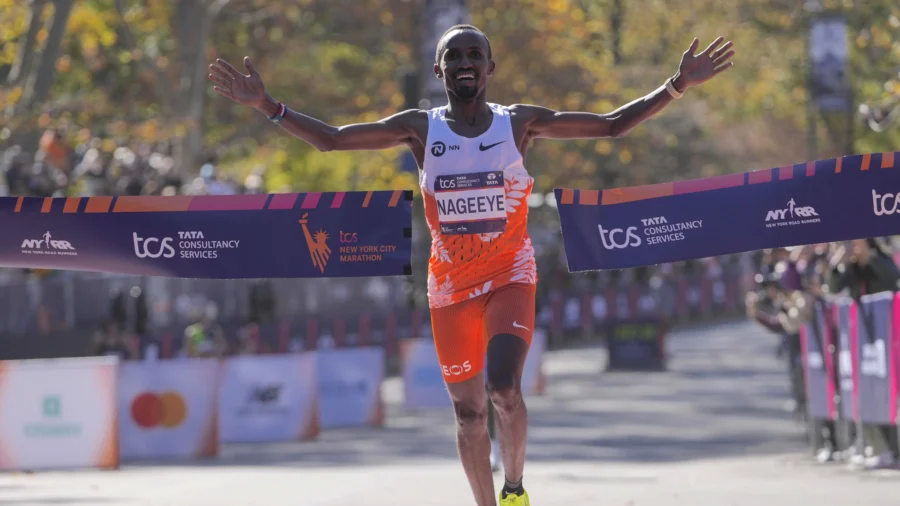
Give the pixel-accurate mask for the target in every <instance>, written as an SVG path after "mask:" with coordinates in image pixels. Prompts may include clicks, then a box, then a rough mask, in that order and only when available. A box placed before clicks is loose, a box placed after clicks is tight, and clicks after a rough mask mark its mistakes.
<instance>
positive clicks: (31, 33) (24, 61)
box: [7, 0, 47, 86]
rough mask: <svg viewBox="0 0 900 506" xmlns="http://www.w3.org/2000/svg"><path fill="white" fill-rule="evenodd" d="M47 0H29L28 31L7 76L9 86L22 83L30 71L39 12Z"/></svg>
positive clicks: (39, 22) (37, 30) (38, 27)
mask: <svg viewBox="0 0 900 506" xmlns="http://www.w3.org/2000/svg"><path fill="white" fill-rule="evenodd" d="M46 4H47V0H31V10H30V12H29V13H28V16H29V17H28V21H27V23H28V31H26V32H25V40H24V41H23V42H22V44H20V45H19V52H18V54H17V55H16V63H15V64H14V65H13V67H12V70H10V72H9V75H8V76H7V82H8V83H9V85H10V86H16V85H18V84H20V83H22V82H23V81H24V80H25V78H27V77H28V74H29V73H30V72H31V64H32V63H33V62H34V55H35V45H36V44H37V34H38V32H39V31H40V30H41V13H42V12H44V6H45V5H46Z"/></svg>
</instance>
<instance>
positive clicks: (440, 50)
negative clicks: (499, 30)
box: [434, 24, 493, 63]
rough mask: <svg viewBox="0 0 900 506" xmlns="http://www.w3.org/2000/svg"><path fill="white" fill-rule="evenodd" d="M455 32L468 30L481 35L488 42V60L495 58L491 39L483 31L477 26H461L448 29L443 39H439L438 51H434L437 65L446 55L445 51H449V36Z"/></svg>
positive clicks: (442, 36)
mask: <svg viewBox="0 0 900 506" xmlns="http://www.w3.org/2000/svg"><path fill="white" fill-rule="evenodd" d="M455 30H468V31H472V32H478V33H480V34H481V36H482V37H484V40H486V41H487V46H488V47H487V49H488V59H490V58H493V56H492V54H491V39H489V38H488V36H487V35H485V33H484V32H482V31H481V29H480V28H478V27H477V26H475V25H468V24H459V25H453V26H451V27H450V28H448V29H447V30H446V31H445V32H444V34H443V35H441V38H440V39H438V45H437V49H435V51H434V62H435V63H439V62H440V61H441V55H442V54H443V53H444V50H445V49H447V34H448V33H450V32H453V31H455Z"/></svg>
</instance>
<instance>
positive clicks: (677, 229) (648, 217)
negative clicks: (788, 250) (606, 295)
mask: <svg viewBox="0 0 900 506" xmlns="http://www.w3.org/2000/svg"><path fill="white" fill-rule="evenodd" d="M898 169H900V152H897V153H875V154H866V155H853V156H845V157H841V158H833V159H830V160H819V161H815V162H807V163H801V164H796V165H788V166H785V167H778V168H774V169H766V170H759V171H754V172H744V173H739V174H729V175H725V176H717V177H711V178H705V179H696V180H691V181H679V182H674V183H662V184H655V185H647V186H635V187H629V188H617V189H611V190H602V191H601V190H573V189H556V190H555V193H556V201H557V209H558V211H559V217H560V222H561V225H562V232H563V240H564V242H565V248H566V258H567V260H568V264H569V271H570V272H577V271H589V270H606V269H625V268H629V267H639V266H644V265H655V264H659V263H664V262H676V261H680V260H689V259H694V258H704V257H711V256H717V255H725V254H730V253H739V252H744V251H754V250H759V249H765V248H775V247H783V246H799V245H805V244H818V243H823V242H832V241H844V240H850V239H862V238H867V237H881V236H888V235H894V234H900V171H898Z"/></svg>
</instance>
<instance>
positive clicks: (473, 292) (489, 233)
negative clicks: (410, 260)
mask: <svg viewBox="0 0 900 506" xmlns="http://www.w3.org/2000/svg"><path fill="white" fill-rule="evenodd" d="M488 105H489V106H490V108H491V111H493V113H494V116H493V119H492V121H491V126H490V128H488V130H487V131H486V132H485V133H483V134H482V135H480V136H478V137H474V138H468V137H462V136H460V135H457V134H456V133H454V132H453V131H452V130H451V129H450V127H449V126H448V125H447V122H446V119H445V113H446V111H447V109H446V107H439V108H436V109H431V110H430V111H429V115H428V141H427V143H426V146H425V148H426V149H425V162H424V166H423V169H422V172H421V174H420V176H419V186H420V187H421V189H422V195H423V196H424V201H425V219H426V222H427V223H428V228H429V229H430V231H431V239H432V245H431V258H430V259H429V261H428V300H429V306H430V307H432V308H439V307H445V306H449V305H451V304H455V303H457V302H461V301H464V300H468V299H471V298H474V297H477V296H479V295H483V294H486V293H488V292H490V291H492V290H496V289H498V288H500V287H502V286H505V285H508V284H511V283H523V284H530V285H534V284H536V283H537V268H536V265H535V260H534V248H533V247H532V245H531V239H530V238H529V237H528V230H527V224H528V202H527V199H528V196H529V195H530V194H531V189H532V187H533V186H534V179H533V178H532V177H531V176H529V175H528V171H527V170H525V165H524V164H523V162H522V155H521V154H520V153H519V150H518V148H517V147H516V142H515V139H514V138H513V131H512V123H511V121H510V115H509V108H507V107H505V106H501V105H497V104H490V103H489V104H488Z"/></svg>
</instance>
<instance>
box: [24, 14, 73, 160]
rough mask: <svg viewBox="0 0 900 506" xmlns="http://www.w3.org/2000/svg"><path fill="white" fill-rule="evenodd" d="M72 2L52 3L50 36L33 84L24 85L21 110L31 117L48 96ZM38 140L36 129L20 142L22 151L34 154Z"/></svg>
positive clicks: (38, 135)
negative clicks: (24, 93) (24, 94)
mask: <svg viewBox="0 0 900 506" xmlns="http://www.w3.org/2000/svg"><path fill="white" fill-rule="evenodd" d="M73 2H74V0H54V1H53V5H54V11H53V23H52V25H51V27H50V34H49V35H48V37H47V44H46V45H45V46H44V50H43V51H42V52H41V61H40V63H39V64H38V68H37V73H36V74H35V75H34V80H33V81H32V82H33V83H34V84H33V85H30V86H28V85H26V90H25V92H26V96H25V97H24V98H23V105H24V108H23V109H24V113H25V114H26V115H29V116H31V115H33V113H34V111H35V110H36V109H37V108H38V106H40V105H41V104H42V103H44V102H45V101H46V100H47V98H48V97H49V95H50V87H51V86H52V84H53V78H54V76H55V75H56V60H57V58H59V50H60V46H61V45H62V40H63V36H64V35H65V33H66V24H67V23H68V21H69V15H70V14H71V13H72V5H73ZM29 81H31V79H29ZM32 126H34V125H32ZM39 138H40V134H39V132H38V131H37V130H36V129H33V130H31V131H29V132H27V133H26V135H25V137H24V139H23V140H22V149H23V150H24V151H25V152H26V153H33V152H35V151H36V150H37V147H38V140H39Z"/></svg>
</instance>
